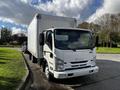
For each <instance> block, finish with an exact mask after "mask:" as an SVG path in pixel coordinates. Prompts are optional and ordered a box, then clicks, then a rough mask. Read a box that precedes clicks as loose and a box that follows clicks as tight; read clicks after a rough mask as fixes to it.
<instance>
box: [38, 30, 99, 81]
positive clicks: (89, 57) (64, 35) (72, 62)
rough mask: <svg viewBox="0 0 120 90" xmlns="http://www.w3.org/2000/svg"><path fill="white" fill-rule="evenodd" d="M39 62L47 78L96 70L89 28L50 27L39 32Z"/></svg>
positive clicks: (90, 72) (79, 74)
mask: <svg viewBox="0 0 120 90" xmlns="http://www.w3.org/2000/svg"><path fill="white" fill-rule="evenodd" d="M39 41H40V48H41V52H40V53H41V55H42V56H43V58H42V59H40V60H41V61H40V64H41V66H42V67H43V71H44V72H45V75H46V77H47V78H48V79H50V78H51V77H54V78H57V79H64V78H71V77H77V76H83V75H89V74H93V73H96V72H98V70H99V68H98V66H97V65H96V48H95V39H94V37H93V34H92V32H91V30H87V29H78V28H50V29H46V30H44V31H43V32H42V33H41V34H40V38H39Z"/></svg>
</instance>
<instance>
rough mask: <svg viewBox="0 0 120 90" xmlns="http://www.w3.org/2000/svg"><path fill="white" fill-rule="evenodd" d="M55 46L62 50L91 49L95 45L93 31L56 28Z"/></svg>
mask: <svg viewBox="0 0 120 90" xmlns="http://www.w3.org/2000/svg"><path fill="white" fill-rule="evenodd" d="M55 47H56V48H58V49H62V50H69V49H72V50H78V49H91V48H92V47H93V40H92V35H91V32H89V31H83V30H66V29H65V30H64V29H56V30H55Z"/></svg>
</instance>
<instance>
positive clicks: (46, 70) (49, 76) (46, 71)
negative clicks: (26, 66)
mask: <svg viewBox="0 0 120 90" xmlns="http://www.w3.org/2000/svg"><path fill="white" fill-rule="evenodd" d="M44 71H45V76H46V78H47V80H48V81H51V80H53V76H52V75H51V74H50V72H49V68H48V65H47V64H46V66H45V70H44Z"/></svg>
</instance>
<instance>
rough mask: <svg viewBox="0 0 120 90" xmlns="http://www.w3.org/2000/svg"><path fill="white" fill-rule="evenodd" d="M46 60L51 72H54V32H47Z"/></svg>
mask: <svg viewBox="0 0 120 90" xmlns="http://www.w3.org/2000/svg"><path fill="white" fill-rule="evenodd" d="M44 58H45V59H46V60H47V63H48V67H49V71H51V72H52V71H53V38H52V31H47V32H46V40H45V45H44Z"/></svg>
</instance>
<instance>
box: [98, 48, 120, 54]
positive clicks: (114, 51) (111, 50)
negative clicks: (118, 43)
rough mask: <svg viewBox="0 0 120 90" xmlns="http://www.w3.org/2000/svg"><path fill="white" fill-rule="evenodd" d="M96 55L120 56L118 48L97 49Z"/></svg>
mask: <svg viewBox="0 0 120 90" xmlns="http://www.w3.org/2000/svg"><path fill="white" fill-rule="evenodd" d="M97 53H103V54H120V48H106V47H99V48H98V49H97Z"/></svg>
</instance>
